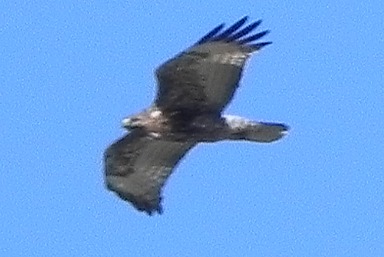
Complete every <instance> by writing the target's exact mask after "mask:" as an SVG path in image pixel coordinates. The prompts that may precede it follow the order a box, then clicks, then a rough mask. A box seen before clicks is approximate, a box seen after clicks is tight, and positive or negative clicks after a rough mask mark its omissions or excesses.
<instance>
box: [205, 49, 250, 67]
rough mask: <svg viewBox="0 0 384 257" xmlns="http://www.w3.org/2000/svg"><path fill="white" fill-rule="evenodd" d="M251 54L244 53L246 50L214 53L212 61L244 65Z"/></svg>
mask: <svg viewBox="0 0 384 257" xmlns="http://www.w3.org/2000/svg"><path fill="white" fill-rule="evenodd" d="M249 55H250V54H249V53H244V52H232V53H224V54H214V55H213V56H212V59H211V60H212V62H218V63H222V64H231V65H235V66H239V67H241V66H243V65H244V63H245V61H246V60H247V58H248V57H249Z"/></svg>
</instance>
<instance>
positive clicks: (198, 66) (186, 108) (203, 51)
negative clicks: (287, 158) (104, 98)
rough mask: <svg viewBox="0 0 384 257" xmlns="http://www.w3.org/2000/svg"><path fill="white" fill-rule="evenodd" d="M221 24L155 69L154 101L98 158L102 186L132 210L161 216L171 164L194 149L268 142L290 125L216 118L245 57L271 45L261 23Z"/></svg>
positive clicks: (130, 120)
mask: <svg viewBox="0 0 384 257" xmlns="http://www.w3.org/2000/svg"><path fill="white" fill-rule="evenodd" d="M247 20H248V17H244V18H242V19H240V20H239V21H237V22H236V23H234V24H233V25H232V26H230V27H229V28H226V29H224V24H220V25H219V26H217V27H215V28H214V29H212V30H211V31H209V32H208V33H207V34H206V35H204V36H203V37H202V38H201V39H200V40H198V41H197V42H196V43H195V44H193V45H192V46H191V47H189V48H187V49H186V50H184V51H182V52H181V53H179V54H178V55H176V56H175V57H173V58H171V59H170V60H168V61H166V62H165V63H163V64H161V65H160V66H159V67H158V68H157V70H156V77H157V85H158V90H157V96H156V98H155V100H154V102H153V104H152V105H151V106H150V107H149V108H147V109H145V110H144V111H142V112H140V113H138V114H136V115H133V116H130V117H127V118H124V119H123V120H122V126H123V127H124V128H125V129H126V130H127V131H128V133H127V134H126V135H125V136H123V137H122V138H120V139H118V140H117V141H116V142H114V143H113V144H112V145H110V146H109V147H108V148H107V149H106V151H105V153H104V165H105V167H104V169H105V185H106V187H107V189H109V190H111V191H113V192H115V193H116V194H117V195H118V196H119V197H120V198H121V199H123V200H125V201H128V202H130V203H131V204H132V205H133V206H134V207H135V208H136V209H137V210H139V211H144V212H146V213H147V214H149V215H152V214H153V213H155V212H157V213H159V214H161V213H162V212H163V208H162V204H161V200H162V196H161V191H162V188H163V186H164V184H165V182H166V181H167V179H168V177H169V176H170V175H171V173H172V172H173V170H174V169H175V167H176V165H177V164H178V163H179V162H180V160H181V159H182V158H183V157H184V156H185V154H186V153H187V152H188V151H189V150H190V149H191V148H193V147H194V146H196V145H197V144H198V143H201V142H212V143H213V142H217V141H221V140H246V141H253V142H262V143H269V142H273V141H276V140H278V139H280V138H281V137H283V136H284V135H285V134H286V133H287V131H288V126H287V125H285V124H282V123H273V122H260V121H252V120H249V119H245V118H242V117H238V116H232V115H222V112H223V109H224V108H225V107H226V106H227V105H228V104H229V102H230V101H231V100H232V98H233V96H234V93H235V91H236V89H237V88H238V86H239V82H240V79H241V76H242V71H243V68H244V65H245V62H246V61H247V59H248V58H249V57H250V56H251V54H252V53H256V52H258V51H260V50H261V49H262V48H264V47H265V46H267V45H269V44H271V42H260V41H258V40H259V39H261V38H263V37H264V36H265V35H267V34H268V33H269V31H268V30H265V31H262V32H258V33H254V32H253V31H254V30H255V29H256V28H257V27H258V26H259V25H260V23H261V20H257V21H255V22H251V23H249V24H248V25H246V23H247Z"/></svg>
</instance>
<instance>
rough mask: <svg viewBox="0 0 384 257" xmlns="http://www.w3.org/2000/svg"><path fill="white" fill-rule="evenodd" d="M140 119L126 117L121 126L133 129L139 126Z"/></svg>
mask: <svg viewBox="0 0 384 257" xmlns="http://www.w3.org/2000/svg"><path fill="white" fill-rule="evenodd" d="M138 123H139V119H137V118H135V117H129V118H124V119H123V120H122V121H121V126H122V127H123V128H125V129H128V130H131V129H135V128H137V127H139V124H138Z"/></svg>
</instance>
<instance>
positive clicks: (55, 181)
mask: <svg viewBox="0 0 384 257" xmlns="http://www.w3.org/2000/svg"><path fill="white" fill-rule="evenodd" d="M154 2H155V3H154ZM244 15H249V16H250V17H251V18H252V19H253V20H256V19H259V18H262V19H263V20H264V22H263V24H262V26H261V28H260V30H261V29H271V34H270V35H268V36H267V39H268V40H271V41H273V44H272V45H271V46H268V47H266V48H265V49H264V50H263V51H262V52H261V53H259V54H258V55H255V56H254V57H253V58H252V59H251V60H250V62H249V63H248V66H247V70H246V72H245V75H244V78H243V80H242V83H241V84H242V86H241V87H240V88H239V90H238V91H237V94H236V97H235V99H234V100H233V102H232V104H231V105H230V106H229V108H227V110H226V113H232V114H237V115H242V116H246V117H250V118H253V119H256V120H264V121H277V122H285V123H287V124H289V125H290V126H291V128H292V129H291V131H290V134H289V135H288V136H287V137H286V138H284V139H283V140H281V141H278V142H276V143H274V144H270V145H263V144H255V143H238V142H222V143H217V144H205V145H199V146H198V147H197V148H195V149H193V150H192V151H191V152H190V153H189V155H188V156H187V158H185V159H184V160H183V161H182V163H181V164H180V165H179V167H178V168H177V170H176V173H175V174H173V176H172V177H171V179H170V180H169V181H168V184H167V186H166V188H165V190H164V192H163V193H164V202H163V204H164V214H163V215H161V216H159V215H156V216H153V217H149V216H147V215H145V214H143V213H139V212H137V211H136V210H135V209H133V208H132V207H131V206H130V205H129V204H127V203H125V202H123V201H121V200H119V199H118V198H117V197H116V196H115V195H114V194H113V193H110V192H108V191H107V190H105V188H104V184H103V166H102V155H103V151H104V149H105V148H106V147H107V146H108V145H109V144H110V143H112V142H113V141H114V140H116V139H117V138H118V137H120V136H121V135H123V134H124V131H123V130H122V129H121V128H120V120H121V119H122V118H124V117H125V116H127V115H129V114H132V113H135V112H138V111H140V110H142V109H143V108H145V107H146V106H148V105H149V104H150V103H151V101H152V99H153V97H154V95H155V90H156V87H155V80H154V76H153V71H154V69H155V68H156V67H157V66H158V65H159V64H161V63H162V62H164V61H165V60H167V59H168V58H170V57H172V56H173V55H175V54H176V53H178V52H179V51H181V50H183V49H184V48H186V47H188V46H189V45H191V44H192V43H194V42H195V41H196V40H198V39H199V38H200V37H201V36H202V35H203V34H205V33H206V32H207V31H209V30H210V29H212V28H213V27H215V26H216V25H218V24H219V23H221V22H226V23H227V24H228V25H230V24H232V23H233V22H235V21H237V20H238V19H239V18H241V17H243V16H244ZM383 17H384V3H383V1H381V0H373V1H346V0H340V1H333V0H332V1H331V0H329V1H311V2H304V1H296V2H294V1H293V2H292V1H277V0H275V1H267V2H266V1H255V0H252V1H250V0H249V1H248V0H236V1H217V0H215V1H166V3H165V2H164V1H70V0H69V1H50V2H49V3H48V1H2V2H1V4H0V118H1V119H0V120H1V122H0V133H1V134H0V172H1V179H0V255H1V256H274V257H276V256H295V257H298V256H305V257H308V256H311V257H315V256H348V257H350V256H384V175H383V171H384V167H383V166H384V165H383V163H384V85H383V81H384V80H383V78H384V51H383V49H384V36H383V34H384V18H383Z"/></svg>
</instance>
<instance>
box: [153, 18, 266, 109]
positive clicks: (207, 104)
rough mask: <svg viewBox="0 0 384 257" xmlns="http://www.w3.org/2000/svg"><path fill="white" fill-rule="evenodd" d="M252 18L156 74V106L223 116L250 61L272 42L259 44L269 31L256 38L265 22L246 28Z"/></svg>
mask: <svg viewBox="0 0 384 257" xmlns="http://www.w3.org/2000/svg"><path fill="white" fill-rule="evenodd" d="M247 19H248V17H244V18H242V19H241V20H239V21H237V22H236V23H235V24H233V25H232V26H230V27H229V28H227V29H226V30H223V29H224V24H220V25H219V26H217V27H215V28H214V29H213V30H211V31H210V32H208V33H207V34H206V35H204V36H203V37H202V38H201V39H200V40H199V41H197V42H196V43H195V44H194V45H193V46H192V47H190V48H188V49H187V50H185V51H183V52H182V53H180V54H179V55H177V56H176V57H174V58H172V59H170V60H168V61H167V62H165V63H164V64H162V65H161V66H160V67H159V68H158V69H157V71H156V75H157V79H158V87H159V88H158V93H157V98H156V100H155V104H156V105H157V106H159V107H160V108H162V109H163V110H165V111H170V112H174V111H176V112H181V113H183V112H185V113H186V114H200V113H204V112H207V113H220V112H221V111H222V110H223V109H224V108H225V106H226V105H227V104H228V103H229V102H230V101H231V99H232V97H233V95H234V93H235V91H236V89H237V87H238V85H239V81H240V79H241V75H242V70H243V67H244V64H245V62H246V60H247V59H248V57H249V56H250V55H251V54H252V53H253V52H255V51H258V50H260V49H261V48H263V47H264V46H266V45H269V44H271V42H256V41H257V40H259V39H261V38H262V37H264V36H265V35H266V34H268V32H269V31H268V30H266V31H262V32H259V33H256V34H252V32H253V30H254V29H256V28H257V27H258V26H259V25H260V24H261V20H258V21H255V22H252V23H250V24H249V25H245V23H246V22H247Z"/></svg>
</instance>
